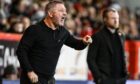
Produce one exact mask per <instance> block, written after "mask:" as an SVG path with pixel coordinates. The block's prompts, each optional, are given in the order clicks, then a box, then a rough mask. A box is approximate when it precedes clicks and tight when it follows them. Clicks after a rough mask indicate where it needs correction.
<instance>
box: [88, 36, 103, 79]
mask: <svg viewBox="0 0 140 84" xmlns="http://www.w3.org/2000/svg"><path fill="white" fill-rule="evenodd" d="M92 39H93V42H92V44H91V45H89V49H88V55H87V63H88V67H89V69H90V71H91V72H92V75H93V76H94V77H95V78H97V79H100V78H101V77H102V75H101V72H100V71H99V68H98V66H97V63H96V61H97V55H98V53H99V51H98V50H99V48H100V41H99V38H97V36H92Z"/></svg>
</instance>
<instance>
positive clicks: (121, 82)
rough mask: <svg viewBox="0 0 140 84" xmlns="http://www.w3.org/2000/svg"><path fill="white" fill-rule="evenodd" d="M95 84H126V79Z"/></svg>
mask: <svg viewBox="0 0 140 84" xmlns="http://www.w3.org/2000/svg"><path fill="white" fill-rule="evenodd" d="M96 84H126V78H121V79H103V80H101V81H100V82H96Z"/></svg>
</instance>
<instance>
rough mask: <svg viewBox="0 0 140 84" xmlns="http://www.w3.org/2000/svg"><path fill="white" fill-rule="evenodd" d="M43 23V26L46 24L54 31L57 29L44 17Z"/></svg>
mask: <svg viewBox="0 0 140 84" xmlns="http://www.w3.org/2000/svg"><path fill="white" fill-rule="evenodd" d="M44 22H45V24H46V25H47V26H48V27H49V28H51V29H52V30H56V29H57V27H56V26H55V25H54V24H53V22H52V21H51V19H50V18H48V17H46V18H45V19H44Z"/></svg>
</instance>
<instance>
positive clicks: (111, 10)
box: [103, 8, 118, 19]
mask: <svg viewBox="0 0 140 84" xmlns="http://www.w3.org/2000/svg"><path fill="white" fill-rule="evenodd" d="M109 12H118V11H117V10H116V9H114V8H106V9H105V10H104V11H103V19H104V18H106V17H107V14H108V13H109Z"/></svg>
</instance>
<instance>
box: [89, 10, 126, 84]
mask: <svg viewBox="0 0 140 84" xmlns="http://www.w3.org/2000/svg"><path fill="white" fill-rule="evenodd" d="M103 21H104V27H103V29H101V30H100V31H99V32H97V33H96V34H95V35H94V36H92V38H93V43H92V44H91V45H90V46H89V51H88V57H87V62H88V66H89V69H90V70H91V72H92V75H93V77H94V80H95V83H96V84H125V82H126V77H127V74H126V67H125V58H124V49H123V40H124V39H123V38H121V36H122V35H121V33H118V31H117V30H118V28H119V14H118V12H117V11H116V10H115V9H113V8H108V9H106V10H105V11H104V12H103Z"/></svg>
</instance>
